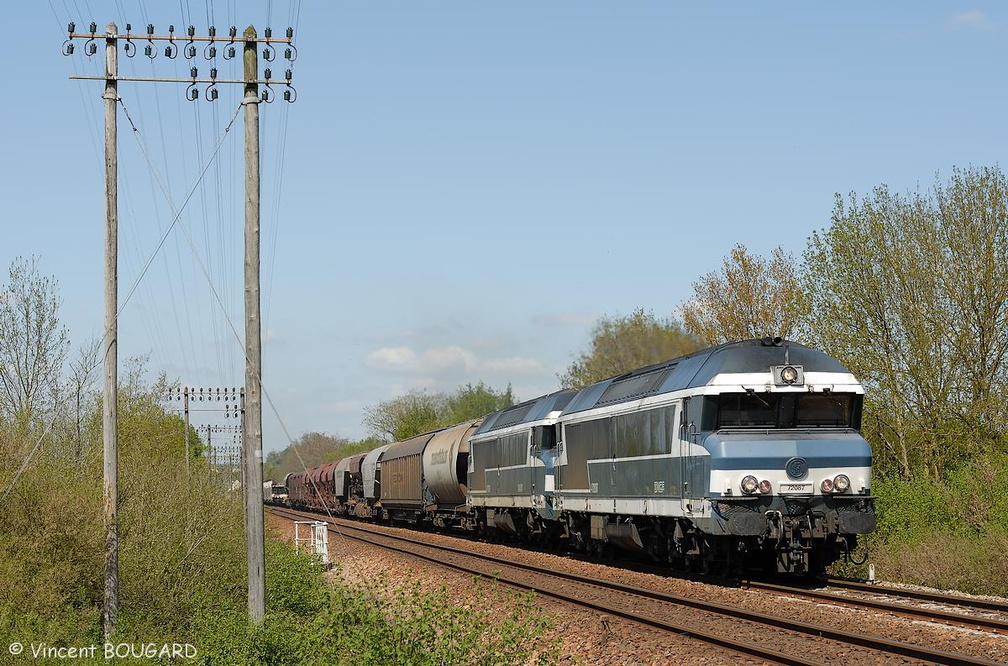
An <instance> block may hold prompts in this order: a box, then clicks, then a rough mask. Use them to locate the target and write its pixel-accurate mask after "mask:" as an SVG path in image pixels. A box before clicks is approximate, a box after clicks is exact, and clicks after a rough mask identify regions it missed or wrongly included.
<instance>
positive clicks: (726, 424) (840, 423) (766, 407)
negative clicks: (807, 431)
mask: <svg viewBox="0 0 1008 666" xmlns="http://www.w3.org/2000/svg"><path fill="white" fill-rule="evenodd" d="M707 400H708V401H709V402H708V407H707V408H705V409H704V416H707V417H711V416H713V417H715V418H714V419H711V420H712V421H715V423H716V425H715V426H714V427H713V428H710V429H711V430H719V429H722V428H759V429H765V428H860V425H861V424H860V420H861V398H860V396H857V395H853V394H850V393H797V394H796V393H727V394H722V395H718V396H709V397H708V398H707ZM708 409H710V412H708ZM705 420H707V419H705ZM708 423H710V422H708ZM711 425H713V424H711Z"/></svg>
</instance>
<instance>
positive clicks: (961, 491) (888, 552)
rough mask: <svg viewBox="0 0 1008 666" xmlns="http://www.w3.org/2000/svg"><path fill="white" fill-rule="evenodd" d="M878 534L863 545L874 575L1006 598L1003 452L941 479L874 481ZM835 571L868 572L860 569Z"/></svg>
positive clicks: (1007, 506) (1007, 498)
mask: <svg viewBox="0 0 1008 666" xmlns="http://www.w3.org/2000/svg"><path fill="white" fill-rule="evenodd" d="M872 493H873V494H875V495H876V496H877V497H878V500H877V501H876V509H877V511H878V529H877V531H876V532H875V533H874V534H872V535H870V536H869V537H868V539H867V540H866V544H867V546H868V548H869V551H870V553H871V555H870V558H869V560H868V561H869V562H870V563H874V564H875V566H876V576H878V577H881V578H885V579H887V580H896V581H902V582H907V583H916V584H920V585H928V586H935V587H941V588H946V589H957V590H962V591H964V592H972V593H976V594H999V595H1006V596H1008V579H1006V578H1005V575H1004V572H1005V571H1008V454H1004V453H998V454H993V455H991V456H987V457H984V458H980V459H978V460H974V461H971V462H968V463H967V464H964V465H963V466H962V467H960V468H958V469H956V470H954V471H952V472H951V473H949V474H948V476H947V478H946V479H944V480H939V481H935V480H933V479H929V478H916V479H913V480H907V479H904V478H902V477H895V478H889V479H885V478H876V480H875V481H874V482H873V487H872ZM836 571H837V572H838V573H843V574H847V575H860V576H864V575H866V574H867V563H866V564H865V565H864V566H860V567H853V566H849V565H847V566H843V565H841V566H839V567H837V568H836Z"/></svg>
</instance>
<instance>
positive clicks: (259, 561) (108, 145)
mask: <svg viewBox="0 0 1008 666" xmlns="http://www.w3.org/2000/svg"><path fill="white" fill-rule="evenodd" d="M97 30H98V27H97V25H96V24H95V23H91V24H90V25H89V30H88V31H87V32H76V25H75V24H74V23H70V24H69V26H68V27H67V39H66V41H64V42H63V49H62V51H63V55H66V56H69V55H73V53H74V40H76V39H83V40H86V41H85V43H84V54H85V55H86V56H88V57H91V56H93V55H95V53H96V52H97V46H96V44H95V42H96V40H98V39H100V37H101V35H100V34H98V33H97ZM186 33H187V36H188V37H187V38H182V37H178V36H176V35H175V27H174V26H169V27H168V34H167V35H155V34H154V26H153V25H148V26H147V36H146V41H147V44H146V46H145V47H144V54H145V55H146V56H147V57H148V58H150V59H151V60H153V59H154V58H155V57H157V53H158V49H157V48H155V42H160V43H163V44H166V46H165V50H164V54H165V57H166V58H170V59H174V58H175V57H176V56H177V55H179V54H180V53H181V54H183V55H184V57H185V59H186V60H194V59H195V58H196V57H197V49H196V46H195V44H196V42H201V43H203V42H205V43H206V46H205V48H204V49H203V57H204V58H205V59H206V60H208V61H211V62H214V59H215V58H216V57H217V45H218V44H221V45H222V48H223V55H224V58H225V59H230V58H232V57H234V55H235V51H236V44H237V43H238V37H237V34H238V33H237V29H236V28H235V27H234V26H232V27H231V28H230V30H229V31H228V35H227V36H224V35H217V34H216V29H215V28H214V27H213V26H211V27H210V34H209V35H208V36H202V35H200V36H197V35H196V29H195V28H194V27H193V26H189V28H188V29H187V30H186ZM138 38H139V37H138V35H135V34H132V33H131V32H130V25H129V24H126V33H125V34H123V35H119V34H117V28H116V25H115V23H109V25H108V28H107V30H106V34H105V41H106V54H107V55H106V64H107V67H106V74H105V76H104V77H102V76H91V75H86V76H84V75H77V76H71V77H70V78H71V79H81V80H99V81H102V80H103V81H105V94H104V95H103V96H102V97H103V98H104V99H105V128H106V129H105V173H106V180H107V188H108V190H107V191H108V202H107V213H108V226H107V235H106V247H105V254H106V259H107V260H106V270H105V275H106V290H105V392H104V396H105V410H104V413H103V425H104V428H105V511H106V527H107V531H106V537H105V613H104V620H105V636H106V638H107V637H108V636H109V634H110V633H111V632H112V631H113V629H114V628H115V622H116V615H117V614H118V593H119V590H118V588H119V585H118V579H119V551H118V530H117V520H116V502H117V501H118V499H117V496H116V481H117V474H118V472H117V462H116V454H117V451H116V449H117V446H116V427H117V426H116V382H117V378H116V360H117V359H116V316H117V311H116V306H117V293H116V244H117V243H116V228H117V211H116V124H115V123H116V102H117V101H118V99H119V98H118V93H117V90H116V82H117V81H151V82H155V81H159V82H165V83H184V84H187V86H188V87H187V88H186V99H188V100H190V101H196V100H197V99H199V98H200V88H199V86H203V85H206V86H207V88H206V89H205V91H204V93H203V95H204V98H205V99H206V100H208V101H211V102H212V101H214V100H216V99H217V86H218V85H224V84H236V85H239V84H240V85H243V86H244V87H245V97H244V99H243V101H242V103H243V105H244V106H245V169H246V178H245V312H246V317H245V359H246V361H245V378H246V384H245V385H246V389H243V391H246V390H247V392H248V403H247V405H245V408H244V409H243V410H242V415H243V416H242V418H243V421H242V424H243V428H244V433H243V436H242V455H243V458H244V464H243V466H242V469H243V480H244V481H245V483H244V484H243V485H244V487H245V493H244V494H245V530H246V535H247V538H248V573H249V617H250V618H251V619H252V620H253V622H255V623H256V624H261V623H262V620H263V615H265V605H266V604H265V601H266V577H265V569H266V564H265V559H266V558H265V547H264V542H263V505H262V501H263V500H262V461H263V455H262V376H261V372H262V335H261V331H260V328H259V327H260V325H261V318H260V312H259V309H260V302H259V101H260V97H259V85H260V84H261V85H263V86H265V88H264V89H263V91H262V101H265V102H272V101H273V98H274V89H273V87H272V86H273V85H277V86H282V87H283V99H284V101H286V102H290V103H293V102H294V101H295V100H296V99H297V90H295V88H294V86H293V84H292V79H293V73H292V71H291V69H289V68H288V69H286V71H285V72H284V75H283V79H282V80H277V79H273V78H272V77H273V74H272V71H271V70H270V68H268V67H267V68H266V70H265V71H264V72H263V78H262V79H261V80H260V79H258V78H257V76H258V65H259V63H258V54H257V52H256V48H257V46H258V45H259V44H262V45H263V59H264V60H266V61H267V62H272V61H273V60H274V59H275V58H276V56H277V52H276V48H275V45H279V44H282V45H284V52H283V57H284V59H285V60H286V61H287V62H288V63H289V64H290V65H293V63H294V61H295V60H296V59H297V48H296V47H295V46H294V29H293V28H290V27H288V28H287V36H286V37H273V31H272V29H270V28H266V33H265V35H264V36H263V37H261V38H260V37H258V36H257V35H256V30H255V28H254V27H252V26H249V27H248V29H246V30H245V33H244V36H243V37H242V40H243V41H244V44H245V52H244V64H245V71H244V77H243V78H242V79H235V80H228V79H221V78H218V77H217V68H216V67H211V68H210V77H209V78H201V77H200V76H199V72H198V70H197V68H196V67H191V68H190V70H189V72H190V76H189V78H150V77H142V76H141V77H136V76H119V75H118V70H117V66H116V43H117V40H120V41H124V49H125V53H126V55H127V57H130V58H132V57H133V56H134V55H135V54H136V52H137V48H136V45H135V44H133V42H132V41H131V40H133V39H138ZM134 129H135V128H134ZM232 392H233V390H232ZM243 398H244V393H243ZM244 404H245V403H243V405H244ZM188 435H189V428H188V425H187V427H186V436H187V438H188ZM187 449H188V445H187ZM211 454H212V451H211ZM188 463H189V456H188V453H187V454H186V464H187V465H188ZM211 468H212V466H211Z"/></svg>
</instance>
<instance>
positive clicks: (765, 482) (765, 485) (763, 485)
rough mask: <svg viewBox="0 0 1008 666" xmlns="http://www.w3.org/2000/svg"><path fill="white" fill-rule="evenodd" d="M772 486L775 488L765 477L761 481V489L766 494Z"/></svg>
mask: <svg viewBox="0 0 1008 666" xmlns="http://www.w3.org/2000/svg"><path fill="white" fill-rule="evenodd" d="M771 488H773V486H771V485H770V482H769V481H768V480H766V479H763V480H762V481H760V482H759V491H760V492H761V493H762V494H764V495H766V494H767V493H768V492H770V489H771Z"/></svg>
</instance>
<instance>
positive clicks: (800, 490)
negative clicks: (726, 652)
mask: <svg viewBox="0 0 1008 666" xmlns="http://www.w3.org/2000/svg"><path fill="white" fill-rule="evenodd" d="M863 399H864V390H863V388H862V386H861V385H860V384H859V383H858V381H857V380H856V379H855V378H854V376H853V375H852V374H851V372H850V371H848V370H847V369H846V368H844V367H843V366H842V365H841V364H840V363H839V362H838V361H836V360H835V359H833V358H831V357H829V356H828V355H826V354H825V353H823V352H821V351H817V350H815V349H811V348H809V347H806V346H803V345H800V344H797V343H794V342H788V341H784V340H781V339H780V338H765V339H762V340H748V341H743V342H736V343H730V344H723V345H720V346H716V347H712V348H710V349H705V350H702V351H698V352H695V353H693V354H689V355H687V356H683V357H680V358H676V359H673V360H670V361H667V362H663V363H659V364H656V365H652V366H648V367H645V368H640V369H638V370H634V371H633V372H630V373H627V374H625V375H621V376H618V377H613V378H610V379H606V380H603V381H600V382H598V383H596V384H592V385H591V386H587V387H585V388H583V389H580V390H563V391H558V392H556V393H551V394H549V395H545V396H542V397H539V398H536V399H534V400H529V401H527V402H523V403H521V404H519V405H515V406H513V407H509V408H507V409H504V410H501V411H499V412H496V413H493V414H490V415H489V416H486V417H484V418H482V419H478V420H473V421H470V422H466V423H461V424H458V425H455V426H452V427H448V428H444V429H441V430H437V431H434V432H428V433H424V434H422V435H418V436H416V437H412V438H410V439H407V440H405V441H402V442H396V443H393V444H389V445H386V446H382V447H379V448H377V449H375V450H373V451H369V452H367V453H359V454H356V455H352V456H349V457H347V458H344V459H343V460H340V461H339V462H336V463H329V464H326V465H321V466H318V467H313V468H310V469H308V470H306V471H305V472H304V473H300V474H290V475H288V476H287V477H286V479H285V480H284V484H283V485H284V487H285V488H286V490H287V497H286V499H285V500H281V501H282V502H283V503H285V504H287V505H289V506H293V507H296V508H303V509H315V510H319V511H325V512H327V513H331V514H333V515H347V516H356V517H359V518H366V519H371V520H378V521H394V522H404V523H411V524H416V525H433V526H440V527H455V528H461V529H465V530H469V531H472V532H474V533H476V534H478V535H479V536H480V537H481V538H488V539H495V538H501V537H504V536H510V537H513V538H516V539H518V540H522V541H525V542H528V543H537V544H542V545H544V546H550V547H566V548H569V549H573V550H578V551H584V552H593V553H603V552H606V551H610V550H612V549H618V550H620V551H635V552H638V553H643V554H647V555H649V556H650V557H651V558H654V559H655V560H659V561H664V562H667V563H669V564H670V565H672V566H673V567H676V568H682V569H687V570H699V571H704V572H718V573H729V574H739V573H741V572H742V571H743V569H746V568H761V569H764V570H771V571H773V570H776V571H778V572H782V573H789V574H816V573H819V572H820V571H822V570H823V569H824V568H825V567H826V566H827V565H829V564H830V563H832V562H834V561H836V560H837V559H838V558H839V557H841V556H843V555H844V554H849V553H851V552H853V550H854V548H855V546H856V544H857V539H858V536H859V535H861V534H865V533H867V532H870V531H871V530H873V529H874V527H875V509H874V497H873V496H872V495H871V462H872V452H871V447H870V446H869V444H868V442H867V441H866V440H865V439H864V438H863V437H862V436H861V434H860V423H861V412H862V403H863Z"/></svg>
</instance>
